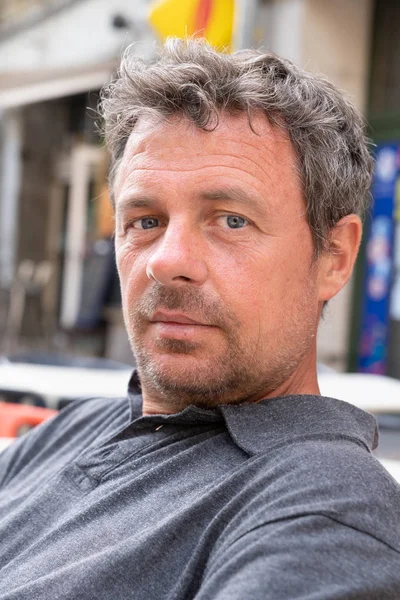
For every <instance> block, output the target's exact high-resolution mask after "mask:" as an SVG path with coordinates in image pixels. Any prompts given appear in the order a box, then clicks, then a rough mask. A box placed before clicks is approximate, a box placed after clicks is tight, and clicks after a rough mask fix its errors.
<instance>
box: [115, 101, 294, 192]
mask: <svg viewBox="0 0 400 600" xmlns="http://www.w3.org/2000/svg"><path fill="white" fill-rule="evenodd" d="M174 175H175V176H176V175H178V176H179V177H180V179H181V181H182V182H184V181H185V182H186V181H187V180H193V181H195V180H196V181H198V180H201V181H203V180H204V177H206V178H213V177H214V176H215V178H225V179H227V180H229V179H230V178H232V179H233V180H236V182H238V183H240V184H241V185H242V186H243V187H254V188H255V191H256V192H257V191H258V192H260V193H262V191H263V189H265V187H266V186H267V187H268V189H269V190H270V192H271V193H273V192H274V190H276V191H277V192H279V195H281V194H282V192H284V191H285V192H287V193H288V194H292V195H293V193H295V194H296V195H299V194H300V195H301V196H302V194H301V190H300V180H299V177H298V173H297V159H296V154H295V151H294V149H293V146H292V144H291V142H290V140H289V138H288V135H287V133H286V131H285V130H284V129H283V128H278V127H276V126H273V125H272V124H271V123H270V122H269V121H268V119H267V118H266V117H265V115H264V114H262V113H261V112H255V113H254V114H253V115H252V116H251V124H250V123H249V119H248V116H247V114H245V113H239V114H237V115H231V114H224V113H223V114H221V115H220V117H219V122H218V125H217V127H216V128H215V129H213V130H212V131H204V130H202V129H199V128H198V127H196V126H195V125H194V124H192V123H191V122H190V121H188V120H187V119H186V118H184V117H178V116H177V117H173V118H171V119H169V120H168V121H163V122H160V121H156V120H155V119H144V118H142V119H141V120H140V121H139V122H138V124H137V126H136V128H135V129H134V131H133V132H132V133H131V135H130V137H129V139H128V142H127V145H126V148H125V151H124V155H123V157H122V160H121V163H120V165H119V168H118V172H117V174H116V178H115V197H116V200H117V201H118V197H119V196H120V194H121V193H123V192H124V191H125V190H126V189H127V188H129V187H131V186H132V185H135V184H136V183H137V181H138V179H140V180H142V181H143V180H146V181H150V182H153V183H154V184H156V183H157V181H161V180H163V179H168V177H169V178H170V180H171V176H172V177H173V176H174ZM175 179H176V177H175ZM225 183H228V181H225Z"/></svg>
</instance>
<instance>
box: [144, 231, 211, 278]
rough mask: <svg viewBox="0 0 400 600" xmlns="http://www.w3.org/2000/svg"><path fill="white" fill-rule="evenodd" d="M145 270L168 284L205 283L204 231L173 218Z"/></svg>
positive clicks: (206, 271)
mask: <svg viewBox="0 0 400 600" xmlns="http://www.w3.org/2000/svg"><path fill="white" fill-rule="evenodd" d="M146 273H147V276H148V277H149V279H154V281H157V282H158V283H160V284H161V285H165V286H175V285H180V284H182V283H192V284H195V285H201V284H202V283H204V282H205V280H206V279H207V275H208V269H207V265H206V262H205V252H204V245H203V244H202V241H201V232H194V231H193V229H190V228H189V227H188V226H185V224H183V223H181V224H173V223H171V222H170V223H169V224H168V226H167V228H166V230H165V232H164V233H163V235H162V237H161V238H159V239H158V241H157V246H156V247H155V248H154V249H153V250H152V252H151V254H150V256H149V259H148V261H147V268H146Z"/></svg>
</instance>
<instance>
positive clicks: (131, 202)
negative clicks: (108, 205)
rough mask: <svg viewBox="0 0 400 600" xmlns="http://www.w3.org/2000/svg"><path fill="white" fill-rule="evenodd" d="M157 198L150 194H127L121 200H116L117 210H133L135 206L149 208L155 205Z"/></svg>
mask: <svg viewBox="0 0 400 600" xmlns="http://www.w3.org/2000/svg"><path fill="white" fill-rule="evenodd" d="M155 203H156V200H155V199H154V198H151V197H150V196H127V197H125V198H122V200H120V201H119V202H116V205H115V210H116V211H118V212H124V211H126V210H132V209H133V208H149V207H151V206H154V204H155Z"/></svg>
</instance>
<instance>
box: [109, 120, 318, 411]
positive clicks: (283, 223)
mask: <svg viewBox="0 0 400 600" xmlns="http://www.w3.org/2000/svg"><path fill="white" fill-rule="evenodd" d="M252 125H253V128H254V130H255V132H254V131H252V130H251V129H250V127H249V124H248V120H247V115H245V114H242V115H240V116H230V115H222V117H221V119H220V123H219V125H218V127H217V128H216V129H215V130H214V131H212V132H204V131H202V130H199V129H197V128H196V127H195V126H193V125H192V124H191V123H189V122H188V121H187V120H186V119H184V118H180V119H178V118H176V119H174V120H173V121H171V122H168V123H162V124H156V123H149V122H147V123H146V122H142V123H139V126H138V127H137V129H135V131H134V132H133V133H132V134H131V136H130V139H129V141H128V144H127V147H126V149H125V153H124V156H123V159H122V162H121V165H120V167H119V170H118V175H117V179H116V185H115V197H116V256H117V265H118V270H119V275H120V279H121V288H122V303H123V312H124V319H125V323H126V327H127V330H128V333H129V337H130V340H131V344H132V348H133V350H134V353H135V355H136V359H137V364H138V370H139V375H140V378H141V382H142V387H143V391H144V397H145V396H146V395H147V397H152V396H153V397H157V399H158V400H160V401H161V403H164V404H165V405H166V406H171V409H178V408H183V407H184V406H185V405H187V404H188V403H193V404H198V405H214V404H220V403H224V402H238V401H243V400H252V401H255V400H259V399H261V398H263V397H267V396H271V395H282V394H284V393H296V392H298V393H301V392H306V391H308V390H307V389H304V388H307V383H306V379H307V377H306V375H305V374H306V373H307V371H309V370H310V365H312V364H313V360H315V358H314V351H315V343H314V340H315V333H316V328H317V323H318V318H319V310H320V304H319V298H318V265H317V264H316V263H315V262H314V261H313V243H312V237H311V232H310V228H309V226H308V223H307V219H306V214H305V201H304V198H303V194H302V189H301V184H300V181H299V176H298V174H297V171H296V157H295V154H294V150H293V148H292V146H291V144H290V142H289V140H288V139H287V137H286V135H285V134H284V132H283V131H280V130H278V129H276V128H274V127H272V126H271V125H270V124H269V123H268V122H267V120H266V118H265V117H264V116H263V115H261V114H258V115H255V116H254V117H253V119H252ZM172 411H174V410H172Z"/></svg>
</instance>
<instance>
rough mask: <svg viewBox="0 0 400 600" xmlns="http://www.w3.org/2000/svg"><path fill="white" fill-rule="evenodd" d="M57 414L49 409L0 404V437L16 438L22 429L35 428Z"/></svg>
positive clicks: (7, 403)
mask: <svg viewBox="0 0 400 600" xmlns="http://www.w3.org/2000/svg"><path fill="white" fill-rule="evenodd" d="M57 412H58V411H57V410H54V409H51V408H41V407H39V406H28V405H26V404H12V403H9V402H0V437H17V436H18V434H19V432H20V430H21V428H22V427H23V428H25V427H35V426H36V425H39V423H41V422H42V421H45V420H46V419H49V418H50V417H52V416H53V415H56V414H57Z"/></svg>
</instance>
